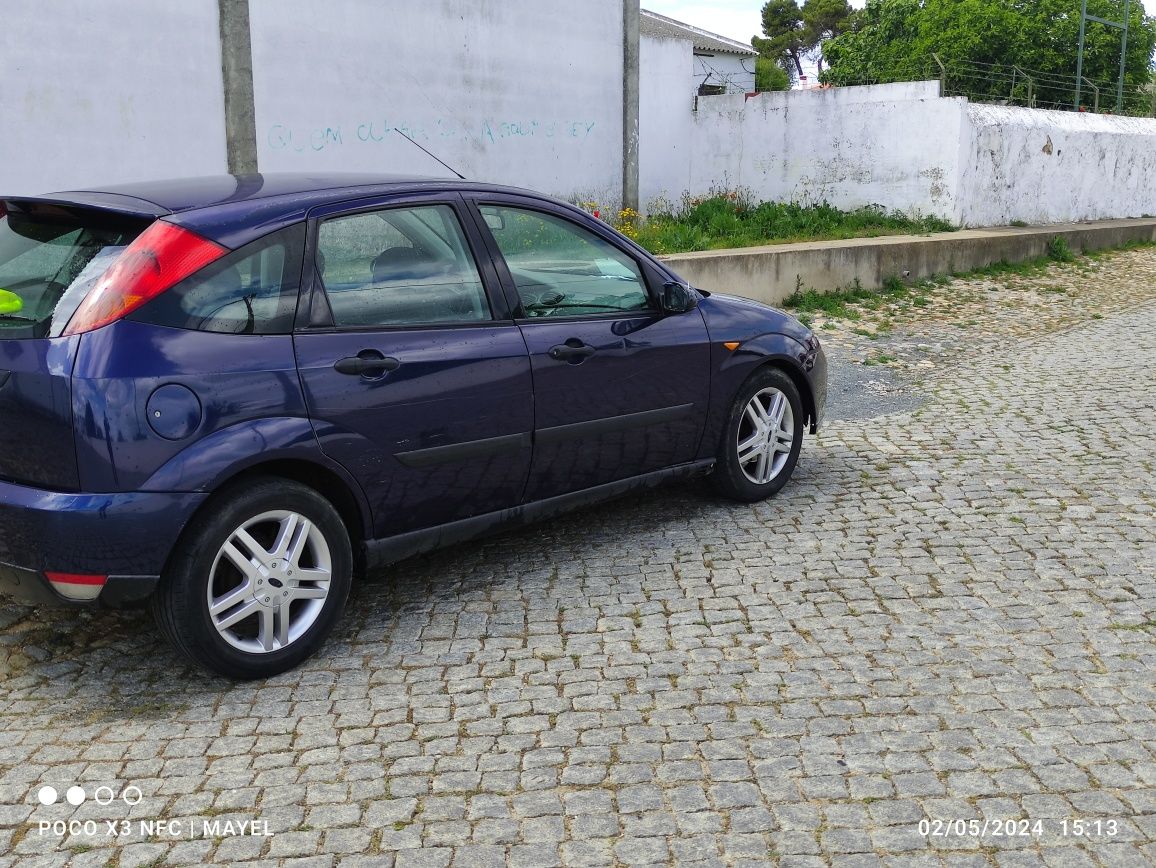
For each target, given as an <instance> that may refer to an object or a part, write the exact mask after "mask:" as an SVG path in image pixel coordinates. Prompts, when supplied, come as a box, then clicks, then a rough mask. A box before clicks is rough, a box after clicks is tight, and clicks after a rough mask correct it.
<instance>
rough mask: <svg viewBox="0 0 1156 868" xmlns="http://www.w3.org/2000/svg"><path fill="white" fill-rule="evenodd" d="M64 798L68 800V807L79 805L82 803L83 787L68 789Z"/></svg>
mask: <svg viewBox="0 0 1156 868" xmlns="http://www.w3.org/2000/svg"><path fill="white" fill-rule="evenodd" d="M64 798H66V799H68V804H70V805H79V804H80V803H81V802H83V801H84V787H69V788H68V792H67V793H65V794H64Z"/></svg>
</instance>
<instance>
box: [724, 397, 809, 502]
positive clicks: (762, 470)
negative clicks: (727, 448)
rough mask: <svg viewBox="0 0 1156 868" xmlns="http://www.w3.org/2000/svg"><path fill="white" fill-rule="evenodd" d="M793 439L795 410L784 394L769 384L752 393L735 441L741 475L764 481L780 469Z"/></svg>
mask: <svg viewBox="0 0 1156 868" xmlns="http://www.w3.org/2000/svg"><path fill="white" fill-rule="evenodd" d="M794 442H795V414H794V411H793V410H792V409H791V402H790V400H788V398H787V396H786V395H785V394H783V393H782V392H781V391H779V390H778V389H776V388H774V387H773V386H769V387H767V388H765V389H761V390H759V391H758V392H756V393H755V394H754V395H752V396H751V399H750V400H749V401H748V402H747V406H746V407H745V408H744V409H743V416H742V419H741V421H740V422H739V430H738V436H737V442H736V444H735V445H736V448H737V450H738V463H739V468H740V469H741V470H742V472H743V475H744V476H745V477H746V478H747V479H749V480H750V481H751V482H753V483H755V484H756V485H766V484H767V483H768V482H770V481H771V480H772V479H774V478H775V477H776V476H778V475H779V473H780V472H782V469H783V467H784V466H785V465H786V463H787V461H788V459H789V458H790V455H791V447H792V446H793V445H794Z"/></svg>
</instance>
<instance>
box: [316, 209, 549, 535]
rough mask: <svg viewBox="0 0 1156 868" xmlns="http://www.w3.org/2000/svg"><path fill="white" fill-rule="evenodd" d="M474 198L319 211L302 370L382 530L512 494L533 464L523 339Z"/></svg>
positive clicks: (324, 437)
mask: <svg viewBox="0 0 1156 868" xmlns="http://www.w3.org/2000/svg"><path fill="white" fill-rule="evenodd" d="M463 207H464V202H463V200H462V199H461V197H460V196H459V195H457V194H439V195H436V196H411V197H408V198H406V199H404V200H398V199H394V200H389V201H378V202H372V201H370V202H366V201H364V200H362V201H359V202H351V203H346V204H344V205H340V206H336V207H333V206H330V207H326V208H323V209H320V210H318V211H316V212H315V213H311V214H310V245H309V247H310V252H309V253H308V254H307V256H310V257H312V263H313V269H312V271H313V283H312V292H311V293H309V295H308V301H307V302H305V301H303V305H304V306H305V309H304V310H303V311H302V312H301V313H300V314H299V323H300V325H299V327H298V329H297V331H296V335H295V339H294V343H295V349H296V354H297V364H298V369H299V371H300V375H301V381H302V384H303V386H304V392H305V399H306V403H307V405H308V408H309V413H310V417H311V418H312V420H313V424H314V428H315V430H316V432H317V435H318V438H319V440H320V443H321V448H322V450H323V451H324V452H325V453H326V454H327V455H329V456H330V457H332V458H333V459H335V460H336V461H338V462H340V463H341V464H342V465H343V466H344V467H346V469H348V470H349V471H350V472H351V473H352V474H353V475H354V476H355V477H356V478H357V479H358V480H359V482H360V483H361V485H362V487H363V488H364V490H365V493H366V496H367V497H368V499H369V502H370V505H371V507H372V509H373V523H374V527H375V531H376V535H377V536H378V537H386V536H391V535H394V534H397V533H403V532H405V531H410V530H416V529H419V528H426V527H431V526H433V525H438V524H442V523H444V522H448V521H452V520H455V519H460V518H466V517H469V516H472V515H477V514H481V513H485V512H490V511H492V510H497V509H502V508H505V507H509V506H514V505H516V504H517V503H518V501H519V499H520V497H521V493H522V491H523V488H524V485H525V481H526V476H527V473H528V471H529V465H530V451H531V432H532V425H533V410H532V406H533V396H532V388H531V376H530V362H529V359H528V357H527V353H526V344H525V341H524V340H523V338H522V335H521V332H520V330H519V329H518V327H517V326H516V325H515V324H514V322H513V321H512V319H511V318H510V312H509V311H508V309H507V308H506V304H505V299H504V297H503V295H502V293H501V290H500V289H499V288H497V285H496V280H495V274H494V267H493V263H492V261H491V260H490V258H489V254H488V252H487V251H486V249H485V247H484V243H483V242H482V241H481V239H480V237H479V236H478V234H477V233H478V229H477V226H476V223H475V222H474V221H473V220H472V219H466V220H464V221H463V220H462V216H463V215H462V209H463Z"/></svg>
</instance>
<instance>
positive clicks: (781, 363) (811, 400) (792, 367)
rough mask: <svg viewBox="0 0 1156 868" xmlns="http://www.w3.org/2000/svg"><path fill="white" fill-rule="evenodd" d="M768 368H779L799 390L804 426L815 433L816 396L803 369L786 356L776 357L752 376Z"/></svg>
mask: <svg viewBox="0 0 1156 868" xmlns="http://www.w3.org/2000/svg"><path fill="white" fill-rule="evenodd" d="M768 368H777V369H778V370H780V371H782V372H783V373H784V374H786V375H787V376H788V377H790V379H791V382H792V383H794V384H795V388H796V389H798V390H799V398H800V399H801V400H802V402H803V412H804V413H805V414H806V417H805V421H804V426H805V427H807V428H808V429H809V430H810V431H811V433H812V434H813V433H814V432H815V427H816V425H815V423H816V415H815V395H814V393H813V392H812V391H811V384H810V383H809V382H808V381H807V377H806V375H805V374H804V373H803V370H802V368H800V367H799V366H798V364H797V363H796V362H795V361H794V360H793V359H790V358H787V357H784V356H775V357H771V358H767V359H764V360H763V362H762V363H761V364H759V365H758V366H757V367H756V368H755V369H754V370H753V371H752V372H751V375H752V376H753V375H754V374H757V373H758V372H759V371H765V370H767V369H768Z"/></svg>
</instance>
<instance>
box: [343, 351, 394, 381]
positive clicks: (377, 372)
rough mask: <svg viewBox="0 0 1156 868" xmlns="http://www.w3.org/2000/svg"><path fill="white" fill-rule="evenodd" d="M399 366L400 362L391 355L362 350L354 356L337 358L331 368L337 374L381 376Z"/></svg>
mask: <svg viewBox="0 0 1156 868" xmlns="http://www.w3.org/2000/svg"><path fill="white" fill-rule="evenodd" d="M400 367H401V362H399V361H398V360H397V359H395V358H393V357H392V356H383V355H382V354H381V353H379V352H378V351H377V350H362V351H361V352H360V353H358V354H357V355H356V356H350V357H349V358H347V359H338V360H337V361H336V362H334V364H333V369H334V370H335V371H337V373H339V374H348V375H349V376H351V377H357V376H362V377H382V376H385V375H386V374H388V373H389V372H390V371H396V370H397V369H398V368H400Z"/></svg>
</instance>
